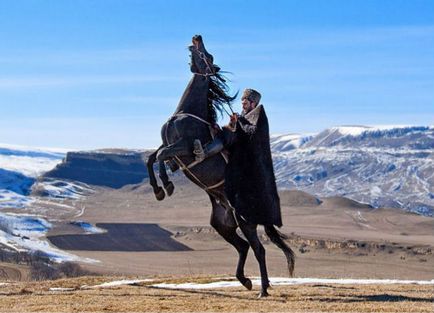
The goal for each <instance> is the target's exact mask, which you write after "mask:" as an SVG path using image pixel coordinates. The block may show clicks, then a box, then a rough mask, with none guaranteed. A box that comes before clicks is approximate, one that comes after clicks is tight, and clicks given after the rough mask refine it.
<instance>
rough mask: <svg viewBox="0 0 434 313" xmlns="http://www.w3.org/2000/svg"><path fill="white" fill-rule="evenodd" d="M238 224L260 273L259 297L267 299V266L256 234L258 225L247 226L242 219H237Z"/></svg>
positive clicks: (263, 250) (268, 284)
mask: <svg viewBox="0 0 434 313" xmlns="http://www.w3.org/2000/svg"><path fill="white" fill-rule="evenodd" d="M238 223H239V226H240V228H241V231H242V232H243V234H244V236H246V239H247V241H248V242H249V244H250V246H251V247H252V249H253V251H254V253H255V257H256V259H257V260H258V263H259V270H260V272H261V292H260V294H259V297H260V298H262V297H267V296H268V292H267V289H268V287H270V282H269V280H268V273H267V266H266V264H265V248H264V246H263V245H262V243H261V241H260V240H259V238H258V233H257V231H256V228H257V226H258V225H256V224H247V223H246V222H245V221H244V220H243V219H242V218H238Z"/></svg>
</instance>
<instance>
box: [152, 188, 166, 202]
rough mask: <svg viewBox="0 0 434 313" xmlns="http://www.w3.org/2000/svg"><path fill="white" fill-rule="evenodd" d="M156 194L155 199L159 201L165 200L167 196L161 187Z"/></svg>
mask: <svg viewBox="0 0 434 313" xmlns="http://www.w3.org/2000/svg"><path fill="white" fill-rule="evenodd" d="M154 194H155V198H157V200H158V201H161V200H163V199H164V197H165V196H166V194H165V193H164V190H163V188H161V187H158V188H157V191H156V192H155V191H154Z"/></svg>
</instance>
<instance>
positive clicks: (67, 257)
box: [0, 213, 98, 263]
mask: <svg viewBox="0 0 434 313" xmlns="http://www.w3.org/2000/svg"><path fill="white" fill-rule="evenodd" d="M50 228H51V223H49V222H48V221H46V220H45V219H43V218H40V217H33V216H23V215H9V214H4V213H0V244H3V245H4V246H6V247H9V248H11V249H13V250H15V251H30V252H36V251H41V252H43V253H44V254H45V255H46V256H47V257H49V258H50V259H51V260H53V261H54V262H65V261H82V262H86V263H94V262H98V261H96V260H93V259H89V258H80V257H78V256H76V255H73V254H70V253H67V252H65V251H62V250H60V249H58V248H56V247H53V246H51V245H50V243H49V242H48V241H47V240H46V238H45V235H46V233H47V231H48V230H49V229H50Z"/></svg>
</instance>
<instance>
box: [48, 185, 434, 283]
mask: <svg viewBox="0 0 434 313" xmlns="http://www.w3.org/2000/svg"><path fill="white" fill-rule="evenodd" d="M175 185H176V188H177V189H176V191H175V194H174V195H173V196H172V197H170V198H166V199H165V200H164V201H161V202H159V201H156V200H155V198H154V195H153V194H152V192H151V189H150V188H149V187H148V186H147V185H142V186H127V187H125V188H123V189H119V190H112V189H101V190H99V191H98V192H96V193H95V194H93V195H91V196H89V197H88V198H87V199H85V200H83V201H79V202H77V203H75V206H77V207H81V208H84V209H83V210H82V211H81V213H80V215H79V216H73V215H71V216H69V217H68V218H65V219H64V220H66V221H70V220H83V221H86V222H90V223H94V224H98V225H100V226H101V225H102V224H103V223H105V224H109V227H107V228H108V229H109V233H108V234H105V235H85V237H83V238H81V237H71V236H70V235H67V234H76V235H77V234H78V235H80V236H82V231H81V230H80V229H78V228H75V229H74V228H72V227H71V226H70V225H66V224H65V223H64V222H61V221H60V222H57V223H54V225H56V227H55V228H54V229H53V230H51V231H50V234H49V235H50V236H57V237H55V238H56V240H57V243H56V244H58V245H59V246H60V247H63V248H70V249H73V251H72V252H73V253H74V254H77V255H79V256H82V257H86V258H93V259H96V260H99V261H100V262H99V263H95V264H85V265H84V266H86V267H87V268H88V269H90V270H93V271H96V272H99V273H104V274H120V275H158V274H160V275H161V274H167V275H170V274H173V275H204V274H218V275H233V274H234V271H235V266H236V262H237V253H236V251H235V249H234V248H233V247H232V246H231V245H229V244H228V243H226V242H225V241H224V240H223V239H222V238H221V237H220V236H219V235H217V234H216V233H215V232H213V230H212V228H211V227H210V226H209V215H210V212H211V206H210V203H209V200H208V198H207V196H206V194H205V193H204V192H203V191H201V190H200V189H199V188H198V187H196V186H194V185H192V184H191V183H186V182H185V181H183V180H182V179H178V181H175ZM321 200H322V203H321V204H319V203H318V201H317V199H315V198H314V197H313V196H311V195H308V194H305V193H302V192H297V191H284V192H281V203H282V215H283V224H284V226H283V227H282V229H281V231H282V232H283V233H286V234H287V235H289V236H290V237H291V238H292V241H289V244H290V246H291V247H292V248H293V249H294V251H295V252H296V255H297V260H296V268H295V275H296V276H298V277H357V278H400V279H423V280H428V279H433V278H434V256H433V254H432V250H433V249H434V219H433V218H428V217H423V216H418V215H415V214H408V213H405V212H402V211H399V210H396V209H377V210H373V209H372V208H369V207H368V206H366V205H363V204H358V203H355V202H353V201H350V200H347V199H343V198H329V199H321ZM125 224H131V225H133V224H134V227H132V226H131V227H130V229H129V228H128V227H125ZM149 224H157V225H159V226H160V227H161V229H162V230H163V231H161V234H162V235H161V236H160V237H158V236H153V237H152V236H151V237H149V236H145V235H144V234H145V233H146V232H143V231H142V229H146V228H147V227H148V226H146V225H149ZM101 227H104V226H101ZM137 230H140V231H137ZM259 230H260V233H261V234H263V231H262V228H261V227H259ZM167 231H169V232H170V233H171V235H170V234H169V235H170V236H171V238H172V239H171V240H176V242H178V243H179V246H180V247H188V249H176V248H175V249H171V250H172V251H165V250H164V248H163V246H164V242H166V241H167V240H169V239H170V238H168V236H167ZM110 234H111V235H110ZM59 235H65V236H64V237H62V236H59ZM68 236H69V237H68ZM121 237H122V238H121ZM77 238H79V239H80V240H78V239H77ZM261 238H262V239H263V242H264V244H265V248H266V250H267V265H268V270H269V272H270V275H273V276H287V272H286V265H285V258H284V256H283V254H282V252H281V251H280V250H279V249H277V248H276V247H275V246H274V245H273V244H271V243H269V242H268V241H267V238H266V237H265V236H263V235H261ZM294 238H298V239H294ZM76 239H77V240H76ZM351 240H353V241H358V242H363V243H364V244H365V245H366V247H365V248H358V247H353V248H348V247H347V248H345V247H344V248H342V247H340V246H341V245H342V243H345V242H348V241H351ZM59 242H61V243H59ZM324 242H325V244H324ZM68 245H69V246H68ZM80 245H81V247H82V248H81V250H80ZM149 246H152V247H154V248H153V249H150V248H149ZM155 246H156V247H155ZM172 246H173V247H175V246H176V245H173V242H172ZM147 247H148V248H147ZM151 250H152V251H151ZM182 250H189V251H182ZM246 271H247V273H248V274H249V275H254V276H257V275H258V265H257V263H256V260H255V259H254V255H253V253H252V252H250V254H249V258H248V262H247V264H246Z"/></svg>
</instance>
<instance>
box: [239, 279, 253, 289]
mask: <svg viewBox="0 0 434 313" xmlns="http://www.w3.org/2000/svg"><path fill="white" fill-rule="evenodd" d="M242 284H243V286H244V287H246V288H247V290H252V288H253V285H252V281H251V280H250V279H248V278H246V280H245V281H244V282H243V283H242Z"/></svg>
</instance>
